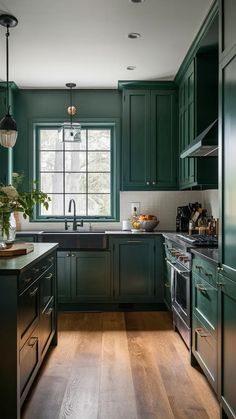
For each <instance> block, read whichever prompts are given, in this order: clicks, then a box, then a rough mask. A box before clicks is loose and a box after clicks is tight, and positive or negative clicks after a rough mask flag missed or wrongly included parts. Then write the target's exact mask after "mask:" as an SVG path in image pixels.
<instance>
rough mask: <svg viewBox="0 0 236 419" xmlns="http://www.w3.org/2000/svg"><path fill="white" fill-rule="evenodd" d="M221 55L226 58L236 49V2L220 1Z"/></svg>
mask: <svg viewBox="0 0 236 419" xmlns="http://www.w3.org/2000/svg"><path fill="white" fill-rule="evenodd" d="M220 12H221V13H220V16H221V21H220V24H221V31H220V53H221V54H222V56H223V57H224V56H225V55H227V54H228V53H229V52H230V51H231V49H232V48H234V47H235V39H236V25H235V16H236V2H235V0H220Z"/></svg>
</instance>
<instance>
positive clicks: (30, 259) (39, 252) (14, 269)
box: [0, 243, 58, 274]
mask: <svg viewBox="0 0 236 419" xmlns="http://www.w3.org/2000/svg"><path fill="white" fill-rule="evenodd" d="M57 247H58V244H57V243H34V250H33V252H30V253H28V254H27V255H21V256H8V257H6V256H5V257H2V256H1V257H0V274H3V273H7V274H11V273H18V272H19V271H22V270H23V269H25V268H26V267H29V266H30V265H31V264H32V263H34V262H35V261H36V260H40V259H42V258H43V257H44V256H46V255H47V253H49V252H51V251H52V250H56V249H57Z"/></svg>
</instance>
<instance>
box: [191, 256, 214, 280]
mask: <svg viewBox="0 0 236 419" xmlns="http://www.w3.org/2000/svg"><path fill="white" fill-rule="evenodd" d="M192 271H193V273H194V274H197V275H198V276H200V278H202V279H204V280H206V281H208V282H209V283H210V284H212V285H216V278H217V265H216V264H215V263H211V262H208V261H207V260H205V259H203V258H201V257H198V256H195V255H194V257H193V266H192Z"/></svg>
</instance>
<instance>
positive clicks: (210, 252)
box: [191, 247, 219, 264]
mask: <svg viewBox="0 0 236 419" xmlns="http://www.w3.org/2000/svg"><path fill="white" fill-rule="evenodd" d="M191 253H194V254H195V255H198V256H202V257H203V258H204V259H206V260H208V261H210V262H213V263H216V264H217V263H218V262H219V250H218V249H209V248H202V247H200V248H192V249H191Z"/></svg>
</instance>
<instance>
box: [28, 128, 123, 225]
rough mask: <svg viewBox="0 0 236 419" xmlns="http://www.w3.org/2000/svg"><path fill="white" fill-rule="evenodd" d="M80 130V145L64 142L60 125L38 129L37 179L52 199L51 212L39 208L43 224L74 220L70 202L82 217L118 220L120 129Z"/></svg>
mask: <svg viewBox="0 0 236 419" xmlns="http://www.w3.org/2000/svg"><path fill="white" fill-rule="evenodd" d="M81 125H82V130H81V141H80V142H74V143H73V142H65V143H63V142H60V141H59V137H58V128H59V125H45V124H35V153H34V154H35V170H34V171H35V179H36V181H37V183H38V186H39V188H40V189H41V190H42V191H43V192H46V193H47V194H48V195H49V196H50V198H51V202H50V204H49V209H48V210H45V208H44V207H43V206H38V208H37V211H36V219H38V220H45V219H47V220H49V221H50V220H52V221H54V220H58V219H60V218H62V219H64V218H65V217H69V216H72V214H71V213H69V212H68V207H69V201H70V199H74V200H75V203H76V215H77V217H78V218H83V219H85V220H86V219H87V220H104V221H105V220H107V219H108V220H112V219H113V220H115V219H117V206H118V203H117V200H118V186H117V183H118V182H117V180H118V177H117V164H116V156H115V154H116V153H115V149H116V144H115V141H116V135H115V134H116V132H115V125H116V124H114V123H108V124H81Z"/></svg>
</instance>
